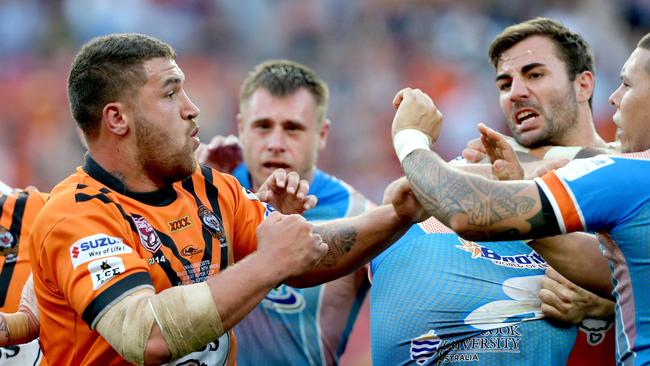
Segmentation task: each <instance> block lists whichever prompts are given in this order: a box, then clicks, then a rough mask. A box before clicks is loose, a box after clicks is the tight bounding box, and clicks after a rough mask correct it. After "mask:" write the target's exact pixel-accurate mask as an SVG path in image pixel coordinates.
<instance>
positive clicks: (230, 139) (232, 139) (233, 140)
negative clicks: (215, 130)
mask: <svg viewBox="0 0 650 366" xmlns="http://www.w3.org/2000/svg"><path fill="white" fill-rule="evenodd" d="M223 143H224V145H236V146H241V142H240V141H239V138H238V137H237V136H235V135H228V136H226V139H225V140H224V142H223Z"/></svg>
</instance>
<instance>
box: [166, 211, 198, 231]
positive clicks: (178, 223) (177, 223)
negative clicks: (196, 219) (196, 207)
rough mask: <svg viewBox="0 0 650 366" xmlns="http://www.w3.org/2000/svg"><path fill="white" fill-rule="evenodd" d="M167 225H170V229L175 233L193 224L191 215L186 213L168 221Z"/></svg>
mask: <svg viewBox="0 0 650 366" xmlns="http://www.w3.org/2000/svg"><path fill="white" fill-rule="evenodd" d="M167 225H169V231H170V232H171V233H175V232H177V231H181V230H183V229H187V228H188V227H190V226H192V221H191V220H190V215H185V216H183V217H181V218H180V219H176V220H172V221H170V222H168V223H167Z"/></svg>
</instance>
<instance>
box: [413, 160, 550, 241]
mask: <svg viewBox="0 0 650 366" xmlns="http://www.w3.org/2000/svg"><path fill="white" fill-rule="evenodd" d="M403 168H404V172H405V173H406V176H407V177H408V180H409V182H410V183H411V189H412V190H413V193H414V194H415V196H416V197H417V199H418V200H419V201H420V203H421V204H422V206H423V207H424V209H425V210H426V211H427V212H428V213H429V214H431V215H433V216H435V217H436V218H438V219H439V220H441V221H442V222H443V223H445V224H447V225H449V223H450V221H451V219H452V217H454V216H456V215H458V214H463V215H466V216H467V221H468V224H469V225H471V227H472V228H474V229H475V231H470V232H467V231H465V232H463V235H464V236H467V237H469V238H476V239H490V238H495V237H498V238H500V239H511V238H515V237H518V236H521V234H524V232H521V230H519V229H518V228H516V227H514V226H510V227H500V228H499V229H498V231H495V230H494V229H492V230H491V229H490V226H492V225H495V224H499V223H501V224H503V223H502V221H504V220H508V219H513V218H521V217H528V218H529V219H527V220H525V221H527V222H528V224H529V225H530V226H529V229H528V230H526V232H528V231H530V230H534V229H536V228H538V227H539V226H540V225H543V215H542V213H541V210H540V207H539V205H536V203H537V201H536V200H535V199H534V198H533V197H530V196H527V195H522V194H521V193H522V191H523V190H525V189H526V188H529V187H530V183H529V182H525V183H514V182H509V183H508V184H502V183H499V182H494V181H490V180H488V179H485V178H483V177H480V176H477V175H473V174H464V173H461V172H457V171H456V170H455V169H453V168H451V167H448V166H447V165H446V163H444V162H443V161H442V160H441V159H440V158H438V157H435V156H433V155H431V154H429V153H428V152H426V151H424V150H416V151H414V152H413V153H411V154H410V155H409V156H408V157H407V158H406V159H405V160H404V161H403ZM535 210H536V211H537V212H535ZM522 221H523V220H522Z"/></svg>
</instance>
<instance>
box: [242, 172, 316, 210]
mask: <svg viewBox="0 0 650 366" xmlns="http://www.w3.org/2000/svg"><path fill="white" fill-rule="evenodd" d="M308 192H309V182H307V181H306V180H304V179H300V177H299V176H298V173H296V172H293V171H292V172H288V173H287V171H286V170H284V169H281V168H280V169H276V170H275V171H274V172H273V173H272V174H271V175H269V177H268V178H266V180H265V181H264V183H263V184H262V185H261V186H260V188H259V189H258V190H257V192H255V195H256V196H257V197H258V198H259V199H260V200H261V201H264V202H266V203H269V204H271V205H272V206H273V207H275V209H277V210H278V211H280V212H282V213H283V214H287V215H288V214H302V213H303V212H305V211H306V210H309V209H311V208H314V207H315V206H316V203H317V202H318V199H317V198H316V196H314V195H308V194H307V193H308Z"/></svg>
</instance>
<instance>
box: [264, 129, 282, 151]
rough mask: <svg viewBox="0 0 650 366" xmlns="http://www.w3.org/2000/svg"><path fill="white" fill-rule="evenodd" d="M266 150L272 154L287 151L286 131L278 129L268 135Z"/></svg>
mask: <svg viewBox="0 0 650 366" xmlns="http://www.w3.org/2000/svg"><path fill="white" fill-rule="evenodd" d="M266 148H267V149H268V150H269V151H272V152H282V151H284V150H285V149H286V144H285V136H284V131H283V130H282V128H280V127H276V128H274V129H273V130H271V132H270V133H269V134H268V136H267V139H266Z"/></svg>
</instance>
